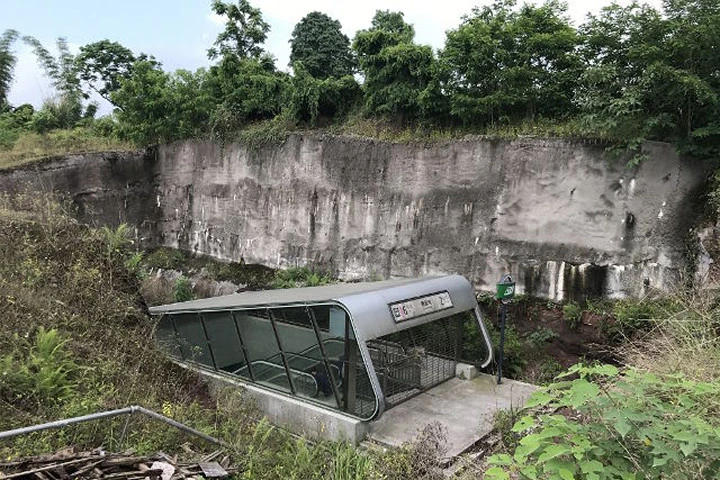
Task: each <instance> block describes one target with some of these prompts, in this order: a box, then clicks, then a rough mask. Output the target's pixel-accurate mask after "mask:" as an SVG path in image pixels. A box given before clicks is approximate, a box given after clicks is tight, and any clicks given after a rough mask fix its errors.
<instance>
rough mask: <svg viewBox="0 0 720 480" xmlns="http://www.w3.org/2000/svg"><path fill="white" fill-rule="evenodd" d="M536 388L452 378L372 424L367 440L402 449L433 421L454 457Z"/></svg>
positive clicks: (484, 379) (487, 378)
mask: <svg viewBox="0 0 720 480" xmlns="http://www.w3.org/2000/svg"><path fill="white" fill-rule="evenodd" d="M536 389H537V387H536V386H534V385H530V384H528V383H523V382H517V381H515V380H507V379H505V380H503V383H502V385H497V383H496V380H495V377H492V376H490V375H486V374H481V375H480V376H478V377H477V378H475V379H473V380H461V379H459V378H453V379H450V380H448V381H447V382H444V383H441V384H440V385H438V386H437V387H435V388H432V389H430V390H428V391H427V392H424V393H421V394H420V395H418V396H416V397H414V398H411V399H410V400H408V401H406V402H403V403H401V404H399V405H397V406H395V407H393V408H391V409H389V410H388V411H386V412H385V413H383V415H382V416H381V417H380V418H379V419H378V420H377V421H375V422H371V423H370V424H369V431H368V437H369V438H370V439H372V440H375V441H376V442H379V443H383V444H386V445H390V446H400V445H402V444H403V443H405V442H409V441H412V440H413V439H415V437H417V434H418V431H419V430H420V429H422V428H423V427H424V426H426V425H428V424H429V423H432V422H439V423H440V424H441V425H442V426H443V427H444V429H445V432H446V440H447V444H446V447H447V451H446V452H445V454H446V456H448V457H455V456H457V455H459V454H460V453H462V452H464V451H465V450H467V449H468V448H469V447H471V446H472V445H474V444H475V443H476V442H477V441H478V440H480V439H481V438H482V437H484V436H485V435H487V434H488V433H490V432H491V431H492V429H493V423H494V422H493V420H494V417H495V414H496V413H497V412H498V411H499V410H508V409H510V408H519V407H522V406H523V405H524V404H525V402H526V401H527V399H528V398H529V397H530V395H531V394H532V392H534V391H535V390H536Z"/></svg>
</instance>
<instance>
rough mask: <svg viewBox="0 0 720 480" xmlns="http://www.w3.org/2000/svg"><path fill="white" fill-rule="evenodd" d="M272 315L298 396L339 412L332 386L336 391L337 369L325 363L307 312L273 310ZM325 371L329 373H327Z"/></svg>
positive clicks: (331, 363)
mask: <svg viewBox="0 0 720 480" xmlns="http://www.w3.org/2000/svg"><path fill="white" fill-rule="evenodd" d="M272 312H273V315H274V318H275V322H276V323H275V324H276V328H277V332H278V338H279V339H280V345H281V346H282V349H283V351H284V352H285V358H286V360H287V363H288V368H289V369H290V374H291V375H292V378H293V383H294V385H295V389H296V393H297V395H299V396H302V397H306V398H312V399H314V400H316V401H318V402H320V403H322V404H323V405H326V406H328V407H331V408H338V404H337V401H336V399H335V393H334V391H333V386H332V383H331V382H332V381H334V382H335V385H336V387H339V381H340V370H339V366H338V365H336V364H335V363H333V362H331V361H328V362H327V363H326V362H325V361H324V358H323V355H322V349H321V348H320V345H318V341H317V335H316V334H315V329H314V328H313V325H312V320H311V317H310V315H309V314H308V310H307V309H306V308H305V307H285V308H275V309H272ZM325 316H326V317H327V313H325ZM320 333H321V337H322V338H323V339H325V338H327V337H328V335H327V332H322V331H321V332H320ZM323 346H324V345H323ZM328 360H330V359H328ZM326 365H327V367H326ZM328 367H329V368H330V369H331V370H332V371H331V372H328Z"/></svg>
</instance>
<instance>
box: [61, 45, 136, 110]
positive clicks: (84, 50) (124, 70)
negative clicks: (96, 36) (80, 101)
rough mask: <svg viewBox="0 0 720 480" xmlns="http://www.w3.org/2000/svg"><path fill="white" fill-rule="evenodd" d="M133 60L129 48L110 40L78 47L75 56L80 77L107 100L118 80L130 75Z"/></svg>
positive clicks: (117, 84)
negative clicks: (78, 51) (78, 50)
mask: <svg viewBox="0 0 720 480" xmlns="http://www.w3.org/2000/svg"><path fill="white" fill-rule="evenodd" d="M135 60H136V58H135V55H134V54H133V52H132V51H131V50H129V49H128V48H125V47H124V46H122V45H121V44H119V43H117V42H111V41H110V40H101V41H99V42H94V43H89V44H87V45H84V46H82V47H80V53H79V54H78V55H77V57H76V58H75V62H76V67H77V69H78V74H79V76H80V79H81V80H82V81H83V82H85V83H86V85H87V86H88V88H90V89H91V90H93V91H95V92H96V93H97V94H98V95H100V96H101V97H102V98H104V99H105V100H107V101H110V94H111V93H112V92H114V91H116V90H118V89H119V88H120V81H121V80H122V79H123V78H127V77H129V76H130V69H131V67H132V64H133V63H134V62H135ZM116 106H117V105H116Z"/></svg>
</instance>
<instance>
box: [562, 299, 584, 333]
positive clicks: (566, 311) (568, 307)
mask: <svg viewBox="0 0 720 480" xmlns="http://www.w3.org/2000/svg"><path fill="white" fill-rule="evenodd" d="M582 314H583V311H582V307H581V306H580V305H578V304H577V303H575V302H568V303H566V304H565V305H563V318H564V319H565V321H566V322H567V324H568V326H569V327H570V329H571V330H577V328H578V327H579V326H580V322H581V321H582Z"/></svg>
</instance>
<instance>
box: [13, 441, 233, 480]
mask: <svg viewBox="0 0 720 480" xmlns="http://www.w3.org/2000/svg"><path fill="white" fill-rule="evenodd" d="M218 459H219V460H218ZM229 462H230V457H229V456H227V455H223V451H222V450H218V451H216V452H213V453H211V454H209V455H204V456H199V455H198V456H197V458H196V459H195V460H194V461H179V460H178V458H177V456H174V457H171V456H169V455H167V454H165V453H162V452H159V453H157V454H155V455H135V452H133V451H125V452H121V453H107V452H105V451H103V450H100V449H98V450H93V451H89V452H78V453H75V452H74V451H72V450H71V449H63V450H61V451H59V452H57V453H55V454H53V455H43V456H38V457H29V458H25V459H20V460H15V461H12V462H7V463H0V480H10V479H17V480H26V479H32V480H83V479H98V480H99V479H102V480H191V479H192V480H198V479H202V478H213V479H217V478H224V477H227V476H229V475H232V474H234V473H237V469H236V468H233V467H232V466H231V465H230V464H229Z"/></svg>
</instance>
